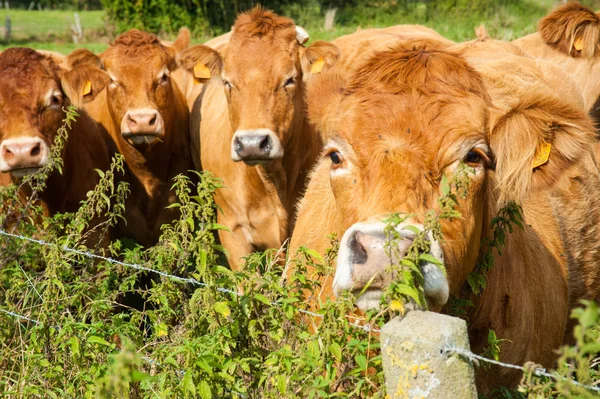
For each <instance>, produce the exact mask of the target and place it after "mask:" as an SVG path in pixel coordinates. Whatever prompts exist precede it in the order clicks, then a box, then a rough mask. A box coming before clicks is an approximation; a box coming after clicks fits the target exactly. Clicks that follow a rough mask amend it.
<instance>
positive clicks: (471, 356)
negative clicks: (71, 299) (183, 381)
mask: <svg viewBox="0 0 600 399" xmlns="http://www.w3.org/2000/svg"><path fill="white" fill-rule="evenodd" d="M0 236H5V237H9V238H13V239H18V240H22V241H27V242H31V243H35V244H38V245H42V246H46V247H54V248H60V249H61V250H63V251H65V252H69V253H74V254H77V255H82V256H85V257H87V258H90V259H96V260H102V261H105V262H108V263H110V264H115V265H120V266H123V267H128V268H133V269H136V270H139V271H145V272H149V273H154V274H156V275H159V276H161V277H164V278H168V279H171V280H173V281H177V282H180V283H187V284H192V285H196V286H199V287H203V288H211V289H215V290H216V291H217V292H221V293H224V294H231V295H235V296H238V297H243V296H244V294H243V293H240V292H237V291H233V290H230V289H227V288H223V287H212V286H210V285H208V284H206V283H203V282H201V281H198V280H196V279H194V278H186V277H180V276H176V275H172V274H169V273H166V272H163V271H160V270H155V269H152V268H150V267H147V266H143V265H138V264H134V263H127V262H122V261H119V260H117V259H113V258H110V257H104V256H101V255H97V254H94V253H91V252H88V251H81V250H78V249H75V248H69V247H67V246H62V247H60V246H58V245H57V244H53V243H50V242H47V241H44V240H38V239H35V238H31V237H26V236H22V235H19V234H13V233H9V232H7V231H5V230H2V229H0ZM269 305H270V306H279V305H278V304H276V303H272V302H269ZM297 310H298V312H300V313H303V314H307V315H310V316H312V317H316V318H323V317H324V316H323V315H322V314H319V313H316V312H311V311H309V310H305V309H297ZM0 312H1V313H4V314H6V315H9V316H11V317H13V318H15V319H20V320H25V321H28V322H32V323H34V324H43V323H42V322H40V321H39V320H36V319H33V318H30V317H27V316H24V315H21V314H18V313H15V312H12V311H9V310H5V309H0ZM359 321H361V320H359V319H357V320H356V321H355V322H354V323H351V325H352V326H354V327H356V328H359V329H363V330H364V331H366V332H375V333H379V332H380V330H379V329H377V328H374V327H373V326H371V325H370V324H359ZM54 328H60V326H55V327H54ZM442 350H443V353H444V354H446V355H448V356H450V355H452V354H458V355H460V356H463V357H465V358H467V359H468V360H469V361H470V362H475V363H476V362H478V361H481V362H484V363H488V364H492V365H496V366H500V367H505V368H509V369H514V370H520V371H522V372H524V373H526V372H532V373H533V375H535V376H537V377H546V378H550V379H553V380H555V381H562V382H567V383H570V384H573V385H574V386H577V387H580V388H584V389H587V390H590V391H593V392H598V393H600V387H598V386H592V385H585V384H582V383H580V382H579V381H576V380H573V379H570V378H566V377H562V376H560V375H556V374H551V373H549V372H547V371H546V369H544V368H535V369H534V370H533V371H532V370H530V369H528V368H526V367H524V366H520V365H516V364H510V363H503V362H500V361H497V360H494V359H489V358H486V357H483V356H481V355H477V354H475V353H473V352H471V351H467V350H464V349H460V348H456V347H453V346H448V345H447V346H446V347H445V348H443V349H442ZM143 359H144V360H145V361H146V362H148V363H149V364H155V365H160V363H158V362H156V361H155V360H153V359H152V358H150V357H143ZM238 396H239V394H238ZM240 397H242V396H240Z"/></svg>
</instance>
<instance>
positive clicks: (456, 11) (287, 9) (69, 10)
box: [0, 0, 600, 53]
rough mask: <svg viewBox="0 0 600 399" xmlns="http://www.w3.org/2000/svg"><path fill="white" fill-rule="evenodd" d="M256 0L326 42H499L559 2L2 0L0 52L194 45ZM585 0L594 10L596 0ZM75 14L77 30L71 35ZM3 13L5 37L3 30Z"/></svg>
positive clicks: (528, 28) (533, 24) (532, 26)
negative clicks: (383, 30) (126, 38)
mask: <svg viewBox="0 0 600 399" xmlns="http://www.w3.org/2000/svg"><path fill="white" fill-rule="evenodd" d="M257 3H261V4H263V5H264V6H265V7H268V8H271V9H273V10H275V11H276V12H278V13H281V14H283V15H286V16H289V17H291V18H293V19H294V20H295V21H296V23H297V24H299V25H302V26H304V27H305V28H306V29H307V30H308V31H309V33H310V34H311V39H313V40H314V39H323V40H329V39H332V38H335V37H337V36H340V35H343V34H348V33H351V32H353V31H355V30H356V28H358V27H361V28H369V27H384V26H390V25H396V24H423V25H427V26H429V27H431V28H433V29H435V30H437V31H438V32H440V33H441V34H442V35H444V36H446V37H448V38H449V39H452V40H457V41H462V40H468V39H471V38H474V36H475V34H474V28H475V27H477V26H479V25H480V24H484V25H485V27H486V29H487V31H488V33H489V34H490V35H491V36H492V37H494V38H499V39H505V40H511V39H514V38H517V37H520V36H523V35H526V34H529V33H532V32H535V30H536V28H537V23H538V21H539V19H540V18H541V17H543V16H544V15H545V14H547V13H548V12H549V11H550V10H551V9H552V8H553V7H555V6H556V5H558V4H560V3H562V1H556V0H502V1H494V0H474V1H468V0H265V1H262V2H257V1H250V0H41V1H39V0H34V1H31V0H19V1H15V0H12V1H11V0H9V1H8V2H6V1H5V0H0V4H2V8H1V9H0V49H2V48H7V47H10V46H28V47H33V48H43V49H49V50H55V51H60V52H63V53H68V52H69V51H71V50H73V49H75V48H78V47H86V48H89V49H91V50H92V51H97V52H100V51H102V50H103V49H105V48H106V47H107V46H108V44H109V43H110V41H111V40H112V39H114V37H115V36H116V35H117V34H118V33H120V32H122V31H124V30H127V29H130V28H140V29H145V30H148V31H151V32H154V33H157V34H159V35H160V36H161V37H163V38H166V39H170V38H173V37H174V35H175V34H176V32H177V30H178V29H179V28H180V27H182V26H187V27H189V28H190V29H191V30H192V32H193V37H194V42H196V43H202V42H204V41H206V40H208V39H210V38H211V37H214V36H216V35H219V34H221V33H224V32H226V31H228V30H229V28H230V27H231V25H232V24H233V21H234V20H235V17H236V15H237V14H238V13H239V12H241V11H244V10H247V9H249V8H251V7H252V6H253V5H255V4H257ZM583 3H584V4H586V5H589V6H591V7H592V8H594V9H599V8H600V0H588V1H583ZM6 4H8V6H9V9H7V8H6ZM332 9H335V10H336V12H335V18H334V20H333V21H334V23H333V26H328V27H326V26H325V20H326V14H327V12H328V10H329V11H330V12H331V10H332ZM75 13H77V15H78V16H79V19H80V26H81V28H82V29H81V32H82V34H81V35H75V36H77V37H76V38H75V39H74V38H73V36H74V32H73V31H74V30H75V31H77V29H74V28H73V27H75V26H77V25H76V23H75ZM7 18H10V25H11V29H10V37H8V35H7V32H6V20H7ZM76 42H77V43H76Z"/></svg>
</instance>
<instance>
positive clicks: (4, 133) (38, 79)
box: [0, 48, 67, 177]
mask: <svg viewBox="0 0 600 399" xmlns="http://www.w3.org/2000/svg"><path fill="white" fill-rule="evenodd" d="M63 72H64V71H62V70H61V69H60V68H59V67H58V66H57V65H56V63H55V62H54V61H52V59H50V58H49V57H46V56H44V55H42V54H40V53H38V52H36V51H34V50H31V49H25V48H11V49H8V50H6V51H5V52H3V53H1V54H0V75H1V76H2V82H3V83H2V85H0V172H9V173H10V174H11V175H13V176H14V177H22V176H24V175H26V174H29V173H33V172H35V171H37V170H38V169H39V168H41V167H43V166H44V165H46V164H47V162H48V160H49V155H50V146H51V145H52V144H53V142H54V138H55V136H56V132H57V130H58V129H59V128H60V127H61V125H62V120H63V119H64V117H65V113H64V111H63V107H64V106H65V103H66V101H67V99H66V97H65V94H64V92H63V90H62V87H61V78H60V76H61V75H62V74H63Z"/></svg>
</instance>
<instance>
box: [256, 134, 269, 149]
mask: <svg viewBox="0 0 600 399" xmlns="http://www.w3.org/2000/svg"><path fill="white" fill-rule="evenodd" d="M259 147H260V149H261V151H263V152H268V151H270V149H271V138H270V137H269V136H265V137H264V138H263V139H262V140H261V141H260V144H259Z"/></svg>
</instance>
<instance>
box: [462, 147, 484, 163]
mask: <svg viewBox="0 0 600 399" xmlns="http://www.w3.org/2000/svg"><path fill="white" fill-rule="evenodd" d="M463 161H464V162H465V163H469V164H474V163H479V162H481V155H480V154H479V152H478V151H475V150H471V151H469V152H468V153H467V155H465V158H464V160H463Z"/></svg>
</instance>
